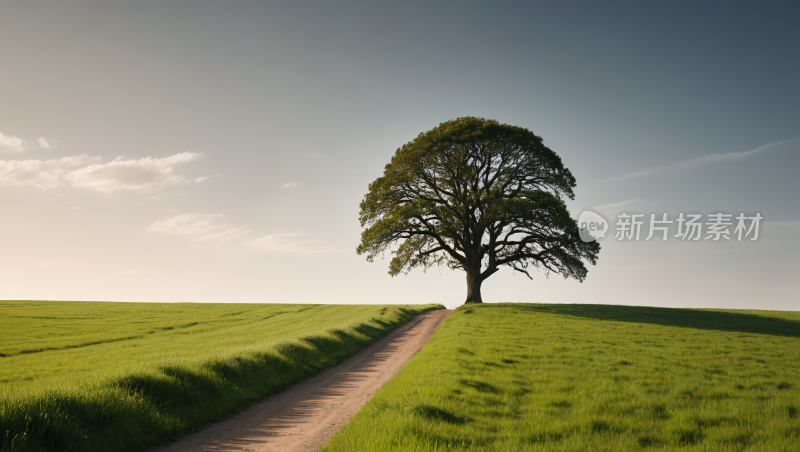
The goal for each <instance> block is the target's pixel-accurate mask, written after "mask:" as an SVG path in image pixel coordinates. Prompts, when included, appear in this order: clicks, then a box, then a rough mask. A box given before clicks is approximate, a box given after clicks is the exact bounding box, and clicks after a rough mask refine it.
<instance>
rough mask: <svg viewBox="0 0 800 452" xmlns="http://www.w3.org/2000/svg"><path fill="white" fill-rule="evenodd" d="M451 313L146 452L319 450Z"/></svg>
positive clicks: (422, 318) (432, 316) (421, 319)
mask: <svg viewBox="0 0 800 452" xmlns="http://www.w3.org/2000/svg"><path fill="white" fill-rule="evenodd" d="M451 312H452V311H450V310H439V311H431V312H427V313H425V314H420V315H418V316H416V317H414V318H413V319H412V320H411V321H409V322H408V323H406V324H405V325H403V326H400V327H398V328H397V329H395V330H393V331H391V332H390V333H389V334H388V335H386V337H384V338H383V339H381V340H379V341H377V342H374V343H372V344H370V345H369V346H368V347H367V348H365V349H364V350H362V351H360V352H358V353H357V354H356V355H354V356H351V357H350V358H347V359H346V360H344V361H342V362H341V363H339V364H338V365H337V366H334V367H331V368H329V369H326V370H324V371H322V372H320V373H318V374H315V375H311V376H309V377H306V378H304V379H302V380H300V381H299V382H297V383H296V384H294V385H292V386H289V387H288V388H286V389H284V390H283V391H281V392H278V393H275V394H272V395H270V396H267V397H265V398H263V399H262V400H260V401H259V402H257V403H255V404H253V405H251V406H250V407H248V408H247V409H246V410H244V411H242V412H240V413H237V414H234V415H232V416H230V417H228V418H226V419H225V420H223V421H220V422H216V423H213V424H210V425H208V426H207V427H205V428H203V429H201V430H200V431H198V432H196V433H193V434H191V435H188V436H185V437H183V438H181V439H179V440H178V441H176V442H174V443H171V444H169V445H166V446H161V447H158V448H154V449H150V451H151V452H156V451H157V452H168V451H169V452H178V451H200V450H206V451H227V450H247V451H269V452H273V451H281V452H305V451H317V450H319V449H320V448H321V447H322V446H324V445H325V444H326V443H327V442H328V441H329V440H330V438H331V436H333V434H334V433H336V431H337V430H339V429H340V428H341V427H342V426H343V425H344V424H346V423H347V422H348V421H349V420H350V418H351V417H353V415H355V414H356V413H357V412H358V410H360V409H361V407H362V406H364V404H365V403H367V400H369V399H370V397H372V396H373V395H374V394H375V392H376V391H377V390H378V389H380V387H381V386H383V385H384V383H386V382H387V381H389V380H390V379H391V378H392V377H394V376H395V375H397V373H398V372H399V371H400V369H402V368H403V366H405V365H406V363H407V362H408V361H409V360H410V359H411V358H412V357H413V356H414V355H415V354H416V353H417V352H418V351H419V350H420V349H421V348H422V346H423V345H425V343H426V342H427V341H428V339H430V337H431V336H432V335H433V332H434V331H436V328H437V327H438V326H439V324H440V323H441V322H442V320H444V319H445V317H447V316H448V315H449V314H450V313H451Z"/></svg>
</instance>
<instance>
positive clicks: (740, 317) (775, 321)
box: [485, 304, 800, 337]
mask: <svg viewBox="0 0 800 452" xmlns="http://www.w3.org/2000/svg"><path fill="white" fill-rule="evenodd" d="M485 306H487V307H488V306H491V305H485ZM497 306H501V305H497ZM514 309H517V310H520V311H522V310H525V311H534V312H538V313H548V314H560V315H569V316H574V317H583V318H588V319H595V320H612V321H617V322H631V323H650V324H655V325H663V326H677V327H682V328H696V329H700V330H717V331H729V332H736V333H747V334H768V335H772V336H783V337H800V321H797V320H789V319H781V318H776V317H768V316H761V315H757V314H745V313H738V312H723V311H706V310H699V309H682V308H655V307H641V306H615V305H578V304H558V305H528V306H524V305H522V306H521V305H517V304H515V305H514Z"/></svg>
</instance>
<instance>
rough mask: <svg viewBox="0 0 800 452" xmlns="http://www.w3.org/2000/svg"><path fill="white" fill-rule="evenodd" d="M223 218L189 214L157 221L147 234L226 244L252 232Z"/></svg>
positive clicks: (221, 216)
mask: <svg viewBox="0 0 800 452" xmlns="http://www.w3.org/2000/svg"><path fill="white" fill-rule="evenodd" d="M223 218H225V215H222V214H210V215H209V214H201V213H188V214H184V215H178V216H176V217H172V218H170V219H168V220H165V221H156V222H155V223H153V224H151V225H150V226H149V227H148V228H147V229H146V230H145V232H160V233H164V234H175V235H184V236H188V237H192V238H194V239H195V240H197V241H199V242H202V241H213V242H225V241H228V240H231V239H234V238H236V237H240V236H242V235H244V234H247V233H248V232H250V231H251V230H250V229H245V228H243V227H241V226H234V225H232V224H229V223H226V222H224V221H223Z"/></svg>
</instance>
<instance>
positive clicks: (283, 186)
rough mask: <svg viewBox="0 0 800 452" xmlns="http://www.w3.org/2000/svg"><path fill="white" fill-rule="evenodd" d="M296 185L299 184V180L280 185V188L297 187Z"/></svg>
mask: <svg viewBox="0 0 800 452" xmlns="http://www.w3.org/2000/svg"><path fill="white" fill-rule="evenodd" d="M298 185H300V182H288V183H285V184H283V185H281V188H292V187H297V186H298Z"/></svg>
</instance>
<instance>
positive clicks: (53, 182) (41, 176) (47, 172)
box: [0, 152, 215, 194]
mask: <svg viewBox="0 0 800 452" xmlns="http://www.w3.org/2000/svg"><path fill="white" fill-rule="evenodd" d="M201 156H202V154H196V153H192V152H182V153H180V154H175V155H171V156H169V157H164V158H160V159H154V158H152V157H145V158H142V159H139V160H125V159H124V158H123V157H117V158H116V160H114V161H113V162H109V163H100V160H101V158H100V157H89V156H87V155H79V156H74V157H63V158H60V159H52V160H0V184H3V185H11V186H31V187H36V188H39V189H43V190H44V189H49V188H55V187H57V186H59V185H61V183H62V182H64V181H65V180H66V181H70V182H71V183H72V185H73V186H74V187H80V188H90V189H93V190H96V191H99V192H103V193H106V194H111V193H113V192H114V191H116V190H144V189H149V188H154V187H163V186H165V185H173V184H180V183H200V182H203V181H205V180H207V179H209V178H211V177H215V176H205V177H198V178H195V179H187V178H185V177H183V176H178V175H176V174H174V168H175V166H176V165H179V164H181V163H186V162H190V161H193V160H197V159H199V158H200V157H201Z"/></svg>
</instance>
